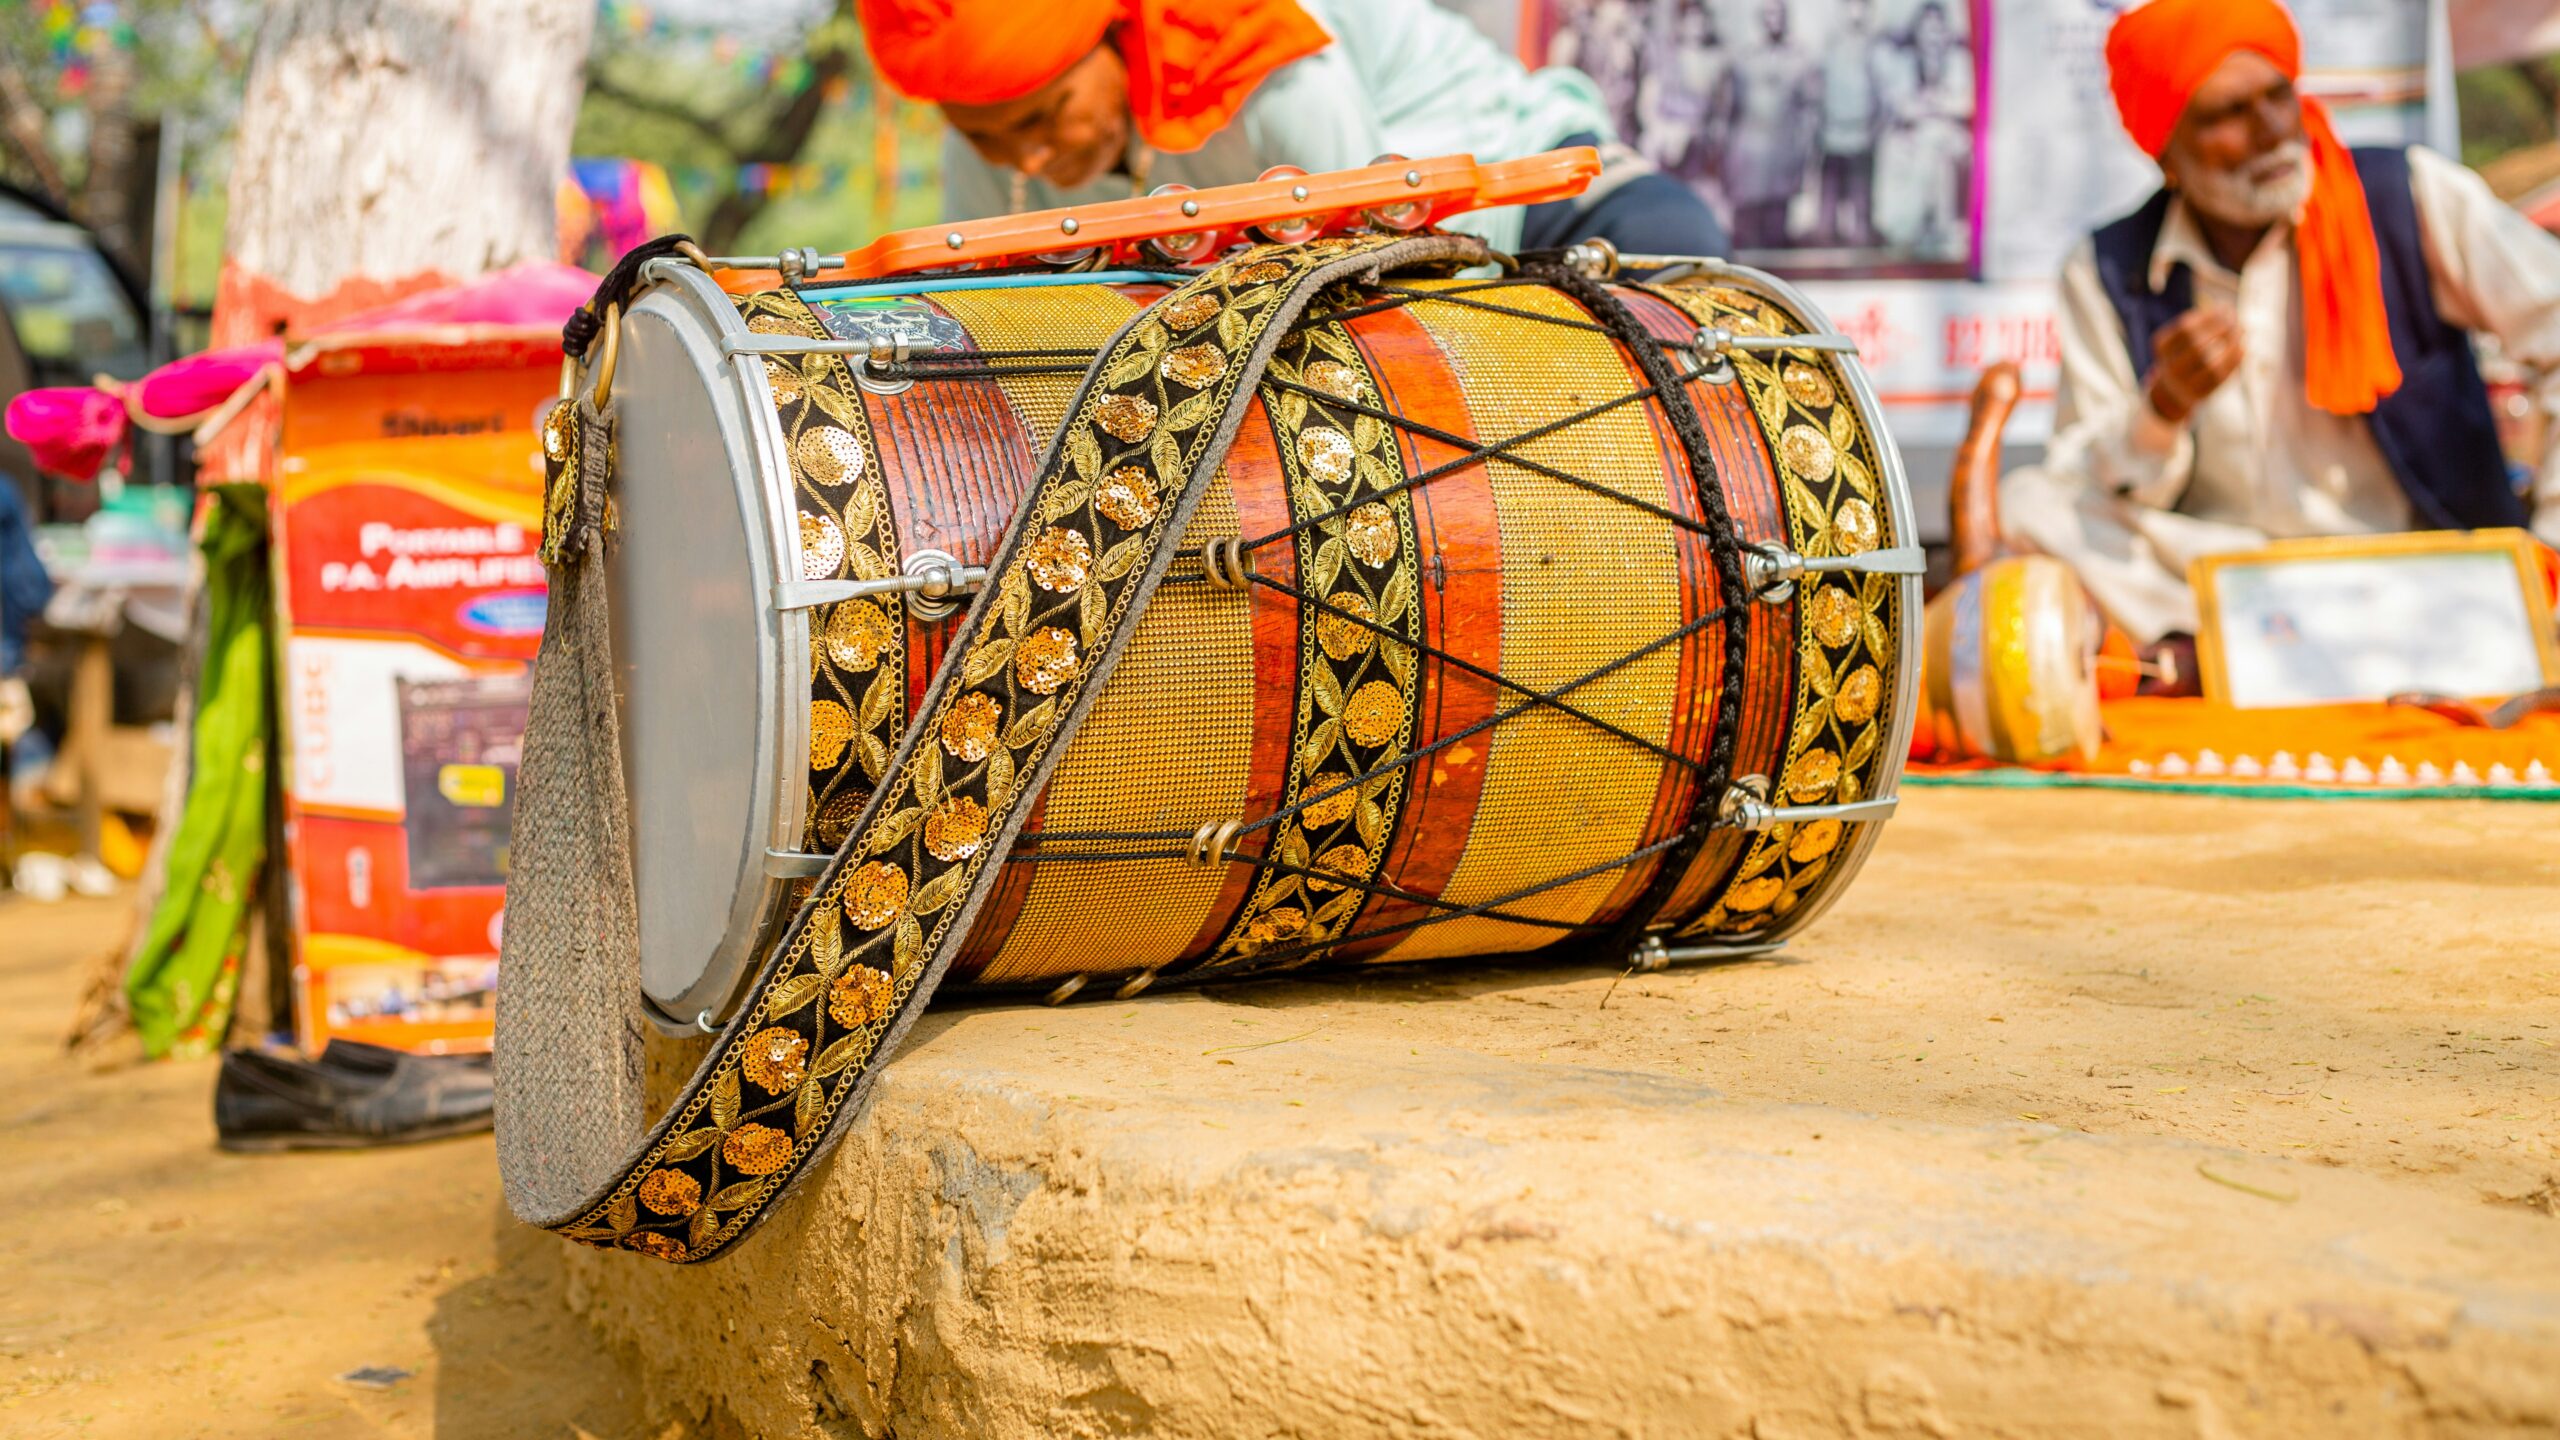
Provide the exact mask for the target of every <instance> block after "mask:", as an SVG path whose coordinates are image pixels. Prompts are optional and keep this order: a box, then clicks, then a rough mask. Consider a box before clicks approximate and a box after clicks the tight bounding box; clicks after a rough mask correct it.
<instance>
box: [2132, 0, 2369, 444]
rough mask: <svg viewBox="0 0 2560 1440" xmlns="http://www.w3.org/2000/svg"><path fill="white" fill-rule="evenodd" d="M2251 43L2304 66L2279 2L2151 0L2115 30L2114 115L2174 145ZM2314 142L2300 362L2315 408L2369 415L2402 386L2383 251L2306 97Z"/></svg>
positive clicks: (2139, 137) (2328, 132) (2354, 181)
mask: <svg viewBox="0 0 2560 1440" xmlns="http://www.w3.org/2000/svg"><path fill="white" fill-rule="evenodd" d="M2240 50H2253V51H2256V52H2257V53H2258V54H2260V55H2264V56H2265V57H2267V59H2269V60H2271V61H2273V62H2275V64H2276V66H2277V67H2278V68H2280V69H2282V70H2283V71H2284V73H2285V74H2286V75H2288V76H2295V77H2299V76H2300V75H2301V73H2302V37H2301V35H2300V34H2299V33H2298V32H2296V31H2295V29H2294V27H2293V17H2292V16H2290V15H2288V14H2286V13H2285V10H2284V7H2283V6H2281V5H2279V4H2277V3H2276V0H2149V3H2147V4H2142V5H2137V6H2135V7H2134V8H2133V9H2130V10H2127V11H2125V12H2124V13H2123V14H2122V15H2120V16H2118V17H2117V18H2116V23H2115V26H2114V28H2112V29H2110V30H2109V31H2108V32H2107V75H2108V80H2109V83H2110V85H2111V86H2112V87H2113V89H2114V91H2115V99H2116V113H2117V114H2118V115H2119V116H2120V117H2122V118H2123V120H2124V128H2125V130H2126V132H2127V133H2128V134H2130V135H2132V136H2133V140H2134V143H2135V144H2137V145H2140V146H2141V147H2142V149H2143V153H2145V154H2147V155H2152V156H2157V155H2159V154H2160V152H2161V151H2163V150H2165V149H2167V148H2168V145H2169V136H2170V132H2172V131H2174V130H2175V129H2176V128H2177V125H2178V117H2179V116H2180V115H2181V114H2183V113H2185V111H2186V108H2187V100H2188V98H2189V97H2191V96H2192V95H2194V94H2195V90H2196V87H2197V86H2198V85H2201V84H2203V83H2204V81H2205V77H2207V76H2209V75H2211V74H2212V73H2213V72H2214V69H2215V67H2217V66H2219V65H2220V64H2221V63H2222V62H2223V61H2224V60H2225V59H2226V58H2228V57H2229V56H2230V55H2231V54H2232V53H2233V52H2235V51H2240ZM2302 130H2303V137H2304V138H2305V139H2306V140H2307V141H2309V142H2310V147H2311V199H2310V201H2309V203H2307V204H2306V205H2304V206H2303V211H2302V220H2301V222H2300V224H2299V225H2297V226H2296V227H2295V230H2294V256H2295V259H2296V260H2297V261H2298V262H2299V263H2300V265H2301V267H2302V328H2303V345H2304V352H2303V368H2304V370H2305V372H2306V373H2305V379H2306V382H2307V383H2306V385H2305V388H2306V389H2307V390H2308V391H2309V398H2310V401H2311V403H2312V404H2313V405H2315V406H2317V407H2319V408H2320V409H2322V410H2326V411H2328V412H2330V413H2331V414H2336V415H2362V414H2365V413H2367V412H2369V411H2371V410H2372V409H2373V407H2374V406H2375V404H2377V403H2378V402H2380V401H2381V400H2382V398H2383V397H2385V396H2387V395H2389V394H2390V393H2391V392H2393V391H2394V390H2397V389H2399V388H2400V362H2399V360H2398V359H2397V358H2395V357H2394V356H2393V354H2392V351H2391V323H2390V319H2389V317H2388V316H2387V315H2386V314H2385V313H2384V311H2383V308H2382V258H2381V252H2380V250H2379V248H2378V247H2377V246H2376V245H2375V243H2374V238H2373V216H2372V214H2371V213H2370V212H2369V211H2367V210H2366V208H2365V200H2364V181H2363V180H2362V179H2360V178H2358V176H2357V175H2356V164H2355V157H2354V156H2352V155H2350V154H2348V153H2347V147H2346V146H2345V145H2344V144H2343V143H2342V142H2340V141H2339V139H2338V132H2337V131H2336V129H2334V128H2333V127H2332V126H2331V125H2330V123H2329V110H2328V107H2327V106H2325V105H2323V104H2321V103H2320V101H2319V100H2318V99H2317V98H2315V97H2313V96H2309V95H2305V96H2303V97H2302Z"/></svg>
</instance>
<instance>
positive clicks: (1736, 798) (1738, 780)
mask: <svg viewBox="0 0 2560 1440" xmlns="http://www.w3.org/2000/svg"><path fill="white" fill-rule="evenodd" d="M1774 809H1775V807H1774V806H1772V805H1770V803H1769V777H1768V776H1766V775H1737V776H1735V777H1734V778H1733V783H1732V784H1730V785H1727V786H1726V787H1725V791H1724V798H1722V799H1720V800H1718V801H1717V802H1716V822H1717V823H1718V824H1720V825H1727V826H1731V827H1732V828H1734V829H1736V830H1766V829H1768V828H1769V827H1770V826H1771V825H1773V824H1775V823H1777V822H1776V821H1774V820H1771V819H1769V818H1768V817H1769V815H1770V814H1771V813H1772V811H1773V810H1774Z"/></svg>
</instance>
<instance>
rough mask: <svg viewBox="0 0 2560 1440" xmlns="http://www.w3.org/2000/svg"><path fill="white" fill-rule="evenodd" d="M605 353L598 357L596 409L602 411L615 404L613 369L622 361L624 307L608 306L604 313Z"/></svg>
mask: <svg viewBox="0 0 2560 1440" xmlns="http://www.w3.org/2000/svg"><path fill="white" fill-rule="evenodd" d="M603 339H604V353H603V354H602V355H600V356H598V357H596V408H597V409H598V410H602V409H603V408H604V407H606V406H607V405H610V404H612V403H613V369H614V366H615V365H617V364H619V363H620V362H621V359H622V306H621V304H620V302H616V303H614V304H611V305H608V306H606V307H605V311H604V336H603Z"/></svg>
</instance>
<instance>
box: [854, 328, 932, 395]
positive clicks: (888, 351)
mask: <svg viewBox="0 0 2560 1440" xmlns="http://www.w3.org/2000/svg"><path fill="white" fill-rule="evenodd" d="M906 362H907V337H906V336H904V335H885V334H874V335H873V336H872V337H871V348H870V349H869V350H868V351H866V352H865V353H864V354H863V357H862V363H861V364H859V365H856V366H854V367H853V383H855V384H856V385H859V386H861V387H862V388H863V389H865V390H868V391H870V392H871V393H872V394H874V395H896V394H898V393H900V392H902V391H904V390H906V389H908V388H909V387H910V386H913V385H914V384H915V383H916V380H915V377H914V376H912V375H893V374H890V373H889V367H890V366H892V365H903V364H905V363H906Z"/></svg>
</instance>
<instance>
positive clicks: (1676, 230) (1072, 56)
mask: <svg viewBox="0 0 2560 1440" xmlns="http://www.w3.org/2000/svg"><path fill="white" fill-rule="evenodd" d="M859 12H860V15H861V19H862V31H863V39H864V41H865V43H867V44H868V45H869V46H870V48H871V58H872V61H873V63H874V64H875V65H877V66H878V68H879V71H880V74H881V77H882V78H883V79H885V80H887V81H888V82H889V84H890V85H891V86H893V87H895V88H896V89H897V90H898V91H899V92H900V93H901V94H904V95H906V96H908V97H909V98H910V99H916V100H929V101H932V102H934V103H935V104H937V105H939V106H941V107H942V114H943V118H944V119H946V120H948V121H950V122H951V132H952V133H951V137H950V140H949V142H948V143H947V144H946V145H945V146H944V147H943V171H942V197H943V209H944V211H945V213H946V216H947V218H949V219H953V220H974V219H980V218H983V217H986V216H990V215H1002V214H1006V213H1008V212H1011V211H1019V210H1038V209H1050V208H1053V207H1057V206H1064V205H1084V204H1092V203H1095V202H1098V201H1105V200H1119V199H1126V198H1128V197H1129V196H1130V195H1132V194H1144V193H1145V192H1146V190H1147V189H1148V188H1149V187H1150V186H1152V185H1156V184H1162V183H1164V182H1167V181H1177V182H1180V183H1181V184H1184V185H1189V186H1191V187H1193V188H1195V189H1199V188H1206V187H1208V186H1212V185H1235V184H1241V183H1244V182H1246V181H1249V180H1253V179H1255V178H1257V177H1259V176H1260V175H1261V173H1262V172H1263V171H1264V170H1266V169H1268V168H1270V167H1271V166H1274V165H1295V166H1298V167H1299V168H1300V169H1303V170H1307V171H1310V172H1321V171H1326V170H1347V169H1351V168H1354V167H1357V166H1361V165H1367V164H1369V163H1371V162H1372V161H1374V160H1376V159H1377V158H1378V157H1379V156H1380V155H1381V154H1386V153H1393V154H1399V155H1406V156H1411V157H1413V158H1415V159H1423V158H1427V157H1430V156H1436V155H1453V154H1471V155H1473V156H1475V157H1476V158H1477V159H1478V160H1480V161H1487V162H1491V161H1498V160H1514V159H1518V158H1520V157H1522V156H1525V155H1534V154H1537V153H1539V152H1541V151H1545V150H1552V149H1557V148H1559V147H1562V146H1568V145H1592V146H1598V147H1599V148H1600V157H1601V172H1600V175H1599V178H1598V179H1596V180H1594V181H1593V182H1592V184H1591V186H1590V188H1589V189H1588V190H1586V191H1585V192H1584V193H1583V194H1582V195H1580V196H1578V197H1575V198H1574V199H1571V200H1557V201H1551V202H1549V203H1547V204H1543V205H1533V206H1529V207H1527V208H1525V209H1523V208H1522V207H1519V206H1506V207H1503V208H1500V209H1494V210H1484V211H1477V212H1473V213H1470V214H1466V215H1460V216H1457V217H1455V218H1454V219H1453V220H1451V222H1450V225H1449V228H1451V229H1453V230H1466V231H1470V232H1472V233H1474V234H1476V235H1478V236H1480V237H1482V238H1483V239H1484V240H1486V241H1487V242H1488V243H1490V244H1491V245H1492V246H1493V247H1494V248H1495V249H1497V250H1503V251H1508V252H1511V253H1515V254H1516V253H1519V252H1520V251H1523V250H1540V249H1550V248H1557V247H1561V246H1565V245H1570V244H1572V243H1574V242H1576V241H1579V240H1585V239H1591V238H1595V237H1596V238H1601V239H1606V240H1609V241H1611V242H1612V243H1614V244H1616V245H1617V247H1618V248H1619V249H1621V250H1625V251H1630V252H1636V253H1647V254H1675V255H1712V254H1716V253H1719V252H1720V251H1721V250H1722V248H1723V246H1724V235H1723V232H1722V230H1721V229H1720V227H1718V225H1717V224H1716V221H1715V217H1714V214H1713V212H1711V211H1709V210H1708V209H1707V207H1706V204H1705V202H1704V201H1701V200H1700V199H1699V198H1698V197H1697V196H1696V195H1695V194H1694V193H1692V192H1691V191H1690V190H1689V188H1688V187H1687V186H1685V185H1683V184H1681V183H1680V182H1678V181H1676V180H1674V179H1672V178H1671V177H1670V176H1668V175H1665V174H1663V173H1662V172H1661V171H1659V170H1657V169H1655V168H1654V166H1653V165H1652V164H1651V163H1650V162H1648V161H1646V160H1645V159H1644V158H1643V157H1642V156H1640V155H1638V154H1636V152H1635V151H1633V150H1630V149H1628V148H1627V147H1625V146H1623V145H1619V144H1616V143H1614V139H1615V137H1614V136H1613V134H1612V133H1611V126H1610V121H1609V114H1608V109H1607V107H1606V106H1605V105H1604V104H1603V103H1602V100H1601V96H1600V92H1599V90H1598V88H1597V87H1595V86H1594V85H1593V84H1592V82H1591V77H1589V76H1587V75H1584V74H1583V73H1581V72H1580V71H1578V70H1573V69H1570V68H1568V67H1565V66H1554V65H1551V66H1548V67H1546V68H1544V69H1540V70H1534V71H1533V70H1529V69H1526V68H1524V67H1523V66H1522V65H1521V64H1520V62H1519V61H1517V60H1515V59H1513V58H1512V57H1511V56H1510V55H1509V54H1507V53H1505V52H1504V51H1503V50H1502V49H1501V48H1500V47H1499V46H1497V45H1495V44H1494V43H1493V42H1492V41H1491V40H1488V39H1486V38H1485V36H1484V35H1483V33H1482V32H1480V31H1478V30H1477V29H1476V28H1475V27H1474V26H1473V25H1472V24H1470V23H1468V22H1467V20H1466V19H1464V18H1463V17H1461V16H1459V15H1456V14H1454V13H1452V12H1450V11H1448V10H1444V9H1442V8H1440V7H1439V6H1437V5H1433V4H1431V3H1429V0H861V3H860V6H859Z"/></svg>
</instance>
